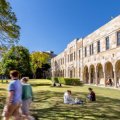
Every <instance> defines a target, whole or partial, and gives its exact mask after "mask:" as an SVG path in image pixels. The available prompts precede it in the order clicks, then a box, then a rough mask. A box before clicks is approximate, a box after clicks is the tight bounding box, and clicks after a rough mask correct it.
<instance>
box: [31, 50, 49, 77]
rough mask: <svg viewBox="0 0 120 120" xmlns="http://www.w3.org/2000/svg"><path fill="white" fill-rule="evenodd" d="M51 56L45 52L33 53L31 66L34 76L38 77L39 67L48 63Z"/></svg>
mask: <svg viewBox="0 0 120 120" xmlns="http://www.w3.org/2000/svg"><path fill="white" fill-rule="evenodd" d="M49 58H50V55H49V54H47V53H44V52H33V53H32V54H31V68H32V72H33V75H34V76H33V77H34V78H36V71H37V69H40V68H42V65H43V64H46V63H47V62H48V60H49Z"/></svg>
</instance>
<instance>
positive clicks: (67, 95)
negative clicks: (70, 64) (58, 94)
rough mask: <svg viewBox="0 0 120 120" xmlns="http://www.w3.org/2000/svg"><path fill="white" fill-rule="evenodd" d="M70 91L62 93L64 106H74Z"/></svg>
mask: <svg viewBox="0 0 120 120" xmlns="http://www.w3.org/2000/svg"><path fill="white" fill-rule="evenodd" d="M71 94H72V93H71V91H70V90H67V92H65V93H64V103H65V104H75V101H74V99H73V98H72V95H71Z"/></svg>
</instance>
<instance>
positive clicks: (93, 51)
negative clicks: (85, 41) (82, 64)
mask: <svg viewBox="0 0 120 120" xmlns="http://www.w3.org/2000/svg"><path fill="white" fill-rule="evenodd" d="M91 47H92V55H93V54H94V46H93V44H92V45H91Z"/></svg>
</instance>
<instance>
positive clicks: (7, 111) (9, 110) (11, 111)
mask: <svg viewBox="0 0 120 120" xmlns="http://www.w3.org/2000/svg"><path fill="white" fill-rule="evenodd" d="M20 107H21V103H15V104H13V103H10V104H7V105H5V107H4V109H3V113H2V116H3V117H10V116H20V115H21V114H20V112H19V109H20Z"/></svg>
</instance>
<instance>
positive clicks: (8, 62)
mask: <svg viewBox="0 0 120 120" xmlns="http://www.w3.org/2000/svg"><path fill="white" fill-rule="evenodd" d="M2 69H3V73H4V74H6V75H8V74H9V71H10V70H13V69H16V70H18V71H19V72H20V74H21V76H30V75H31V66H30V53H29V51H28V49H26V48H25V47H23V46H13V47H11V49H10V50H9V51H8V52H7V53H6V54H4V55H3V59H2Z"/></svg>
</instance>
